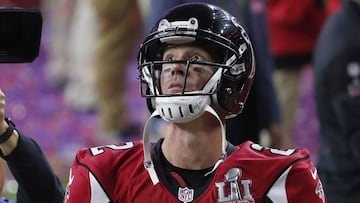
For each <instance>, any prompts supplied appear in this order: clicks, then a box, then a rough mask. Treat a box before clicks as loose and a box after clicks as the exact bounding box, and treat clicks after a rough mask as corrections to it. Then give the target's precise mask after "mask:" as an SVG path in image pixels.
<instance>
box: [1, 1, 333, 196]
mask: <svg viewBox="0 0 360 203" xmlns="http://www.w3.org/2000/svg"><path fill="white" fill-rule="evenodd" d="M95 1H96V0H94V1H86V0H46V1H41V0H16V1H10V0H7V1H0V6H6V7H11V6H17V7H25V8H38V9H40V10H41V11H42V15H43V31H42V41H41V48H40V54H39V57H38V58H37V59H36V60H35V61H34V62H33V63H31V64H0V88H1V89H2V90H3V91H4V93H5V94H6V96H7V99H6V102H7V105H6V113H7V115H8V116H9V117H11V118H12V119H13V120H14V122H15V123H16V125H17V128H18V129H19V130H20V131H21V132H23V133H24V134H25V135H27V136H29V137H32V138H33V139H34V140H36V141H37V142H38V143H39V145H40V146H41V148H42V150H43V151H44V153H45V155H46V156H47V157H48V159H49V160H50V163H51V165H52V166H53V168H54V170H55V171H56V173H57V174H58V175H59V176H60V178H61V179H62V180H63V181H64V183H65V182H66V181H67V178H68V172H69V168H70V165H71V163H72V161H73V159H74V157H75V154H76V151H78V150H79V149H80V148H83V147H89V146H96V145H101V144H107V143H110V142H111V143H113V142H114V141H115V142H120V141H124V140H129V139H137V138H139V137H140V136H141V131H142V126H143V123H144V122H145V120H146V119H147V117H148V116H149V113H148V111H147V108H146V103H145V100H144V99H142V98H141V97H140V95H139V92H138V84H137V79H136V78H137V72H136V68H137V63H136V56H137V52H136V51H137V48H138V47H139V45H140V42H141V39H142V37H143V36H144V35H146V33H147V32H149V28H147V27H146V26H149V25H148V23H147V20H146V19H147V17H148V16H149V15H153V14H154V13H153V9H152V3H151V2H152V1H147V0H138V1H131V0H130V1H124V0H122V1H121V3H118V4H119V5H114V4H116V3H115V2H114V1H110V0H105V1H97V2H99V3H95ZM329 2H331V1H329ZM334 2H335V3H334V5H335V6H334V8H333V9H334V10H336V9H337V8H338V6H339V5H338V4H337V2H338V1H334ZM153 5H156V4H153ZM331 5H332V4H331ZM253 9H261V8H258V7H254V8H253ZM120 14H121V15H120ZM157 15H158V14H157ZM118 19H121V20H118ZM145 25H146V26H145ZM116 28H119V29H120V30H119V31H117V30H116ZM319 29H320V28H319ZM124 30H127V31H124ZM113 36H114V37H113ZM314 37H316V36H314ZM104 38H107V40H108V41H106V40H104ZM117 54H118V55H117ZM103 59H104V60H103ZM107 64H111V65H108V66H109V67H111V68H107ZM119 70H121V72H118V71H119ZM100 76H101V77H100ZM104 84H105V85H104ZM106 84H108V86H107V85H106ZM114 97H115V99H114V101H111V100H112V98H114ZM297 100H298V103H297V105H296V107H295V112H296V116H295V119H294V130H293V135H292V137H291V139H292V146H293V147H305V148H307V149H308V150H309V151H310V152H311V154H312V159H313V160H314V161H316V157H317V150H318V146H319V126H318V125H319V124H318V120H317V115H316V112H315V102H314V98H313V74H312V68H311V65H306V66H305V65H304V68H302V69H301V71H300V72H299V97H298V98H297ZM117 104H118V105H117ZM118 107H119V108H120V107H121V108H120V109H119V108H118ZM114 113H116V114H118V115H120V114H121V117H119V118H117V117H113V119H111V118H112V116H114V115H112V114H114ZM109 118H110V120H112V121H115V122H114V124H111V121H109ZM29 161H31V160H29ZM8 174H9V175H8V178H7V182H6V184H5V192H6V193H12V192H15V191H16V190H15V187H16V184H14V181H13V179H12V177H11V175H10V173H8Z"/></svg>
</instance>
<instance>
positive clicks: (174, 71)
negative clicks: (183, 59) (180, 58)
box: [171, 63, 186, 76]
mask: <svg viewBox="0 0 360 203" xmlns="http://www.w3.org/2000/svg"><path fill="white" fill-rule="evenodd" d="M185 70H186V68H185V65H184V64H180V63H175V64H173V65H172V66H171V75H181V76H184V74H185Z"/></svg>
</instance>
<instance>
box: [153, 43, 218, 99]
mask: <svg viewBox="0 0 360 203" xmlns="http://www.w3.org/2000/svg"><path fill="white" fill-rule="evenodd" d="M163 60H164V61H177V60H189V61H192V62H213V61H214V60H213V58H212V57H211V56H210V54H209V53H208V52H207V51H205V50H204V49H203V48H200V47H197V46H191V45H171V46H169V47H167V48H166V49H165V52H164V54H163ZM186 69H187V67H186V64H185V63H169V64H163V65H162V68H161V73H160V84H161V90H162V94H164V95H166V94H176V93H180V92H182V91H183V87H184V82H185V80H184V78H185V74H186V71H187V70H186ZM215 71H216V69H215V68H214V67H212V66H207V65H202V64H191V65H190V67H189V70H188V73H187V77H186V86H185V92H191V91H197V90H201V89H202V88H203V87H204V86H205V84H206V83H207V81H208V80H209V79H210V78H211V76H212V75H213V74H214V72H215Z"/></svg>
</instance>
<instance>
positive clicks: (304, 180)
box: [65, 142, 326, 203]
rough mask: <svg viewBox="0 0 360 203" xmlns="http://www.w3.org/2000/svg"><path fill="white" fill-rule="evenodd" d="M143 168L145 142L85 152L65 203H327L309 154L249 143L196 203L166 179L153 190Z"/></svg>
mask: <svg viewBox="0 0 360 203" xmlns="http://www.w3.org/2000/svg"><path fill="white" fill-rule="evenodd" d="M159 146H160V145H159ZM153 151H154V150H153ZM152 156H154V153H152ZM143 162H144V157H143V143H142V142H127V143H124V144H120V145H107V146H99V147H93V148H90V149H82V150H80V151H79V152H78V153H77V155H76V160H75V161H74V163H73V165H72V168H71V172H70V177H69V183H68V186H67V192H66V197H65V203H85V202H86V203H95V202H96V203H99V202H114V203H118V202H122V203H123V202H131V203H140V202H141V203H143V202H146V203H159V202H166V203H168V202H193V203H196V202H197V203H199V202H205V203H209V202H226V203H253V202H256V203H258V202H263V203H265V202H269V203H270V202H276V203H304V202H311V203H324V202H326V198H325V195H324V191H323V189H322V185H321V182H320V180H319V177H318V175H317V171H316V168H315V167H314V166H313V164H312V163H311V161H310V159H309V153H308V151H306V150H303V149H296V150H295V149H291V150H287V151H281V150H276V149H270V148H264V147H262V146H260V145H257V144H254V143H252V142H245V143H244V144H242V145H239V146H237V147H236V148H235V149H234V150H233V152H232V153H231V154H230V155H229V156H228V157H227V158H226V159H225V160H224V162H222V163H221V164H220V165H219V166H218V168H217V169H216V171H215V172H213V175H212V177H211V179H210V181H209V184H208V185H207V188H205V189H203V190H202V192H201V194H200V195H198V196H196V197H195V196H194V193H195V192H196V191H194V190H196V189H194V188H191V187H187V186H183V187H181V186H179V187H178V189H177V191H176V193H177V195H174V192H171V191H170V190H169V187H167V186H166V184H164V181H163V180H162V178H161V176H160V182H159V183H157V184H156V185H153V182H152V181H151V179H150V176H149V174H148V172H147V170H146V169H145V168H144V165H143ZM154 164H155V163H154ZM155 168H156V167H155ZM156 172H157V173H159V170H158V169H157V170H156Z"/></svg>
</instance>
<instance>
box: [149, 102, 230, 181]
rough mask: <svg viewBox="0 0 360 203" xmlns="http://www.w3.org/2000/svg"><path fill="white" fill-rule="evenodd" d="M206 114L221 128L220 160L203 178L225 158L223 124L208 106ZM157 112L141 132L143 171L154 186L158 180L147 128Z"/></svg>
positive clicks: (155, 112)
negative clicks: (145, 171) (211, 116)
mask: <svg viewBox="0 0 360 203" xmlns="http://www.w3.org/2000/svg"><path fill="white" fill-rule="evenodd" d="M204 110H205V111H206V112H209V113H210V114H212V115H213V116H214V117H215V118H216V119H217V120H218V121H219V123H220V126H221V148H222V155H221V157H220V159H219V160H218V161H217V162H216V163H215V165H214V167H213V169H212V170H211V171H209V172H208V173H206V174H205V176H207V175H209V174H211V173H213V172H214V171H215V170H216V169H217V167H218V166H219V165H220V164H221V163H222V162H223V161H224V160H225V158H226V156H227V155H226V137H225V127H224V125H223V123H222V122H221V119H220V117H219V115H218V114H217V113H216V112H215V110H214V109H213V108H211V107H210V106H209V105H206V107H205V109H204ZM159 115H160V114H159V112H158V111H157V110H155V111H154V112H153V113H152V114H151V116H150V117H149V118H148V119H147V121H146V123H145V127H144V131H143V140H144V146H143V147H144V148H143V151H144V167H145V169H146V170H147V171H148V173H149V176H150V178H151V181H152V182H153V184H154V185H156V184H158V183H159V178H158V176H157V174H156V171H155V168H154V163H153V161H152V159H151V152H150V138H149V126H150V124H151V122H150V121H151V120H152V118H154V117H155V116H159Z"/></svg>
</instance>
